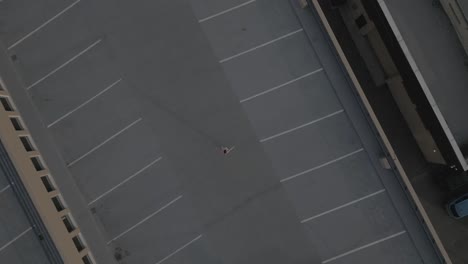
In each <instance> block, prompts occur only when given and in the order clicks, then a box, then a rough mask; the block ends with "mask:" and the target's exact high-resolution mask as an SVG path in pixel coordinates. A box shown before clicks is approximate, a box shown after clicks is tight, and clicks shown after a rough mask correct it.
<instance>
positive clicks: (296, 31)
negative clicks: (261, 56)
mask: <svg viewBox="0 0 468 264" xmlns="http://www.w3.org/2000/svg"><path fill="white" fill-rule="evenodd" d="M303 30H304V29H302V28H301V29H298V30H295V31H293V32H290V33H288V34H286V35H283V36H281V37H279V38H275V39H273V40H270V41H268V42H265V43H263V44H260V45H258V46H256V47H253V48H251V49H248V50H246V51H243V52H240V53H237V54H236V55H233V56H230V57H227V58H225V59H222V60H220V61H219V63H224V62H227V61H230V60H232V59H235V58H237V57H239V56H242V55H244V54H247V53H249V52H252V51H254V50H257V49H260V48H263V47H265V46H268V45H270V44H272V43H275V42H277V41H279V40H282V39H284V38H287V37H290V36H292V35H294V34H297V33H299V32H302V31H303Z"/></svg>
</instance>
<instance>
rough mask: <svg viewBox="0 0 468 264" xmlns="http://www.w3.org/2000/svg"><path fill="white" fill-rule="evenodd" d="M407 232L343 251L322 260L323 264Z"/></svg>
mask: <svg viewBox="0 0 468 264" xmlns="http://www.w3.org/2000/svg"><path fill="white" fill-rule="evenodd" d="M405 233H406V231H401V232H398V233H396V234H393V235H390V236H388V237H384V238H382V239H379V240H376V241H374V242H372V243H369V244H366V245H364V246H361V247H358V248H355V249H353V250H350V251H348V252H345V253H343V254H340V255H338V256H335V257H333V258H329V259H327V260H324V261H322V264H325V263H329V262H332V261H334V260H337V259H340V258H342V257H345V256H347V255H350V254H353V253H356V252H358V251H360V250H363V249H365V248H368V247H371V246H374V245H377V244H379V243H382V242H384V241H387V240H389V239H392V238H395V237H397V236H401V235H403V234H405Z"/></svg>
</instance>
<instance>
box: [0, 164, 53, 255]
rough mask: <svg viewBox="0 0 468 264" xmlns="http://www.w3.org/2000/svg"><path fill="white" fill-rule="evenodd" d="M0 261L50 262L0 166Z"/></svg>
mask: <svg viewBox="0 0 468 264" xmlns="http://www.w3.org/2000/svg"><path fill="white" fill-rule="evenodd" d="M0 262H1V263H12V264H35V263H38V264H42V263H44V264H45V263H50V262H49V261H48V259H47V256H46V254H45V252H44V250H43V248H42V246H41V244H40V243H39V239H38V237H37V235H36V234H35V232H34V231H33V230H32V229H31V223H29V221H28V219H27V217H26V215H25V214H24V212H23V209H22V208H21V206H20V204H19V203H18V200H17V198H16V196H15V194H14V192H13V189H12V188H11V186H10V184H9V182H8V180H7V179H6V176H5V175H4V174H3V171H2V169H1V168H0Z"/></svg>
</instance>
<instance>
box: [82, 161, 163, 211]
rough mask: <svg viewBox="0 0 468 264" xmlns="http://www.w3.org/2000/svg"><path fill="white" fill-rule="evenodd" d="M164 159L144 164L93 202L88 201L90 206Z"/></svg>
mask: <svg viewBox="0 0 468 264" xmlns="http://www.w3.org/2000/svg"><path fill="white" fill-rule="evenodd" d="M161 159H162V157H159V158H157V159H156V160H154V161H152V162H151V163H150V164H148V165H146V166H144V167H143V168H141V169H140V170H139V171H137V172H135V173H134V174H132V175H131V176H130V177H128V178H126V179H125V180H123V181H122V182H121V183H119V184H117V185H116V186H114V187H112V188H110V189H109V190H108V191H106V192H104V193H103V194H101V195H99V196H98V197H96V199H94V200H92V201H91V202H89V203H88V206H89V205H91V204H93V203H95V202H97V201H98V200H99V199H101V198H102V197H104V196H106V195H108V194H109V193H111V192H112V191H114V190H115V189H117V188H119V187H120V186H122V185H123V184H125V183H126V182H128V181H129V180H131V179H133V178H135V177H136V176H138V175H139V174H140V173H142V172H143V171H145V170H146V169H148V168H149V167H151V166H153V165H154V164H156V163H157V162H158V161H160V160H161Z"/></svg>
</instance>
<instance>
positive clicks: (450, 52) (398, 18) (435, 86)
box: [385, 0, 468, 156]
mask: <svg viewBox="0 0 468 264" xmlns="http://www.w3.org/2000/svg"><path fill="white" fill-rule="evenodd" d="M462 2H463V1H461V2H459V3H462ZM465 2H466V1H465ZM385 3H386V5H387V7H388V10H389V12H390V14H391V16H392V17H393V19H394V22H395V25H396V27H397V28H398V30H399V31H400V33H401V37H402V39H403V40H404V42H405V43H406V45H407V48H408V50H409V52H410V53H411V56H412V57H413V59H414V61H415V63H416V65H417V66H416V67H417V68H418V69H419V72H420V73H421V75H422V77H423V78H424V81H425V83H426V84H427V87H428V89H429V90H430V92H431V94H432V96H433V98H434V100H435V107H436V108H438V109H440V112H441V113H442V116H443V118H444V119H445V121H446V122H447V126H448V129H449V130H450V131H451V133H452V134H453V138H454V139H455V141H456V142H457V144H458V146H459V147H460V148H461V149H462V152H464V155H465V156H466V155H467V153H466V150H465V151H463V149H464V148H465V147H466V145H467V144H468V122H466V114H465V113H468V104H467V101H466V98H468V89H466V88H467V87H468V74H467V66H466V59H465V58H466V57H465V53H464V50H463V47H462V45H461V43H460V41H459V39H458V38H457V34H456V32H455V29H454V28H453V26H452V24H451V23H450V20H449V18H448V17H447V15H446V13H445V12H444V10H443V9H442V7H441V6H440V5H437V4H434V3H433V2H430V1H424V0H414V1H405V0H395V1H385ZM461 6H466V5H461ZM415 13H417V14H418V15H417V16H415V15H414V14H415Z"/></svg>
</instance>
